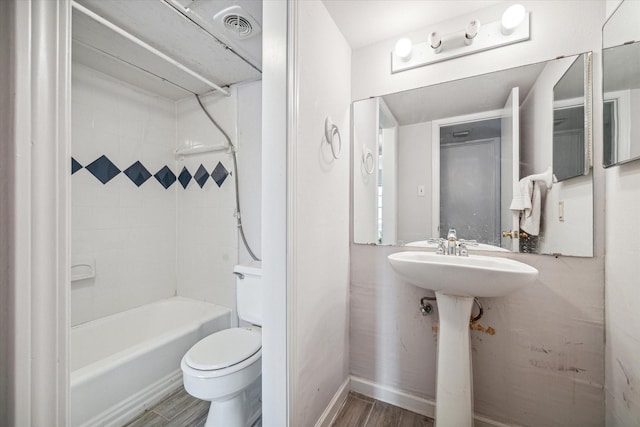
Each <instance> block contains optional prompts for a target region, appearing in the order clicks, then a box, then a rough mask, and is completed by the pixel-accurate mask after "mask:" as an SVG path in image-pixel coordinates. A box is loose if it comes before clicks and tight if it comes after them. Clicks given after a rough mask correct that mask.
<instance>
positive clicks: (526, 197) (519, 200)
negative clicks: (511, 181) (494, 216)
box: [509, 176, 533, 211]
mask: <svg viewBox="0 0 640 427" xmlns="http://www.w3.org/2000/svg"><path fill="white" fill-rule="evenodd" d="M519 184H520V185H518V187H517V188H515V189H514V192H513V193H514V194H513V200H512V201H511V206H509V209H510V210H512V211H523V210H525V209H531V192H532V190H533V185H532V182H531V178H529V177H528V176H527V177H525V178H522V179H521V180H520V183H519Z"/></svg>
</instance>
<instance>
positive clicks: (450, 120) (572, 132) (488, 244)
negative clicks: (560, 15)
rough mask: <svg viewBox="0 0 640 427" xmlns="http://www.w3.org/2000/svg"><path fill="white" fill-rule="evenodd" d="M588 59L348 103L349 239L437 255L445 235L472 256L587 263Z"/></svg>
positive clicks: (564, 60)
mask: <svg viewBox="0 0 640 427" xmlns="http://www.w3.org/2000/svg"><path fill="white" fill-rule="evenodd" d="M590 61H591V53H585V54H582V55H576V56H572V57H567V58H560V59H555V60H551V61H547V62H541V63H535V64H530V65H527V66H523V67H517V68H513V69H508V70H502V71H499V72H495V73H489V74H484V75H479V76H474V77H470V78H467V79H462V80H457V81H452V82H446V83H441V84H438V85H433V86H426V87H422V88H417V89H412V90H407V91H403V92H398V93H392V94H388V95H384V96H381V97H372V98H367V99H363V100H360V101H355V102H354V103H353V105H352V117H353V120H352V126H353V129H352V136H353V138H352V142H353V146H352V149H353V156H352V159H353V191H352V197H353V221H354V222H353V232H354V242H355V243H360V244H377V245H399V246H402V245H406V246H422V247H429V246H432V247H433V246H434V245H433V244H431V243H428V242H427V240H428V239H429V238H432V237H444V236H446V233H447V230H448V229H449V228H450V227H452V228H455V229H456V231H457V236H458V238H462V239H468V240H477V241H478V243H479V246H477V247H472V248H471V249H479V250H493V251H516V252H530V253H543V254H562V255H573V256H593V184H592V174H590V166H589V165H590V162H591V157H590V151H589V150H590V147H591V138H590V137H591V131H590V129H591V127H590V126H591V106H590V104H589V102H588V101H590V97H589V96H585V95H588V93H589V92H588V89H585V88H588V87H590V85H591V81H590V79H591V74H590V70H591V62H590ZM585 76H586V80H585ZM562 119H565V120H563V121H562V126H557V129H556V127H555V126H554V122H559V121H560V120H562ZM576 123H580V124H581V127H580V126H578V125H577V124H576ZM578 128H579V129H578ZM555 134H557V136H556V137H555V138H554V135H555ZM554 171H555V172H556V173H558V174H559V175H560V179H558V180H554V179H553V178H554V177H553V173H554ZM521 178H522V179H521ZM556 181H557V182H556ZM548 187H549V188H548ZM532 199H535V201H534V203H533V204H532V203H531V201H532ZM527 200H529V202H528V203H529V204H532V209H529V208H527V206H525V205H526V204H527Z"/></svg>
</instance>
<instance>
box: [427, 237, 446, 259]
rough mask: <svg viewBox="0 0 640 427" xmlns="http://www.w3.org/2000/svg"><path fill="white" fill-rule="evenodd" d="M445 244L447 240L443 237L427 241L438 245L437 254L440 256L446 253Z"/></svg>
mask: <svg viewBox="0 0 640 427" xmlns="http://www.w3.org/2000/svg"><path fill="white" fill-rule="evenodd" d="M445 242H446V240H445V239H443V238H442V237H433V238H431V239H427V243H430V244H436V245H438V249H436V253H437V254H438V255H444V253H445V247H444V245H445Z"/></svg>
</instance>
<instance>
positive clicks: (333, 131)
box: [324, 117, 342, 159]
mask: <svg viewBox="0 0 640 427" xmlns="http://www.w3.org/2000/svg"><path fill="white" fill-rule="evenodd" d="M336 135H337V136H338V138H337V139H338V148H337V150H336V144H335V143H334V141H335V139H336V138H335V136H336ZM324 136H325V138H326V139H327V142H328V143H329V145H330V146H331V154H332V155H333V158H334V159H338V158H340V152H341V151H342V138H341V137H340V130H339V129H338V126H336V125H335V124H334V123H333V122H332V121H331V119H330V118H329V117H327V118H326V120H325V121H324ZM336 151H337V152H336Z"/></svg>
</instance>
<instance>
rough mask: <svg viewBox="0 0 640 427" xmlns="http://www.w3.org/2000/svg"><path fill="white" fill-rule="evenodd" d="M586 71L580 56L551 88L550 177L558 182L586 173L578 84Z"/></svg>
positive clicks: (582, 99) (581, 93)
mask: <svg viewBox="0 0 640 427" xmlns="http://www.w3.org/2000/svg"><path fill="white" fill-rule="evenodd" d="M586 58H589V57H586ZM586 58H584V59H586ZM589 69H590V68H589V67H588V66H587V67H585V61H584V60H583V58H582V57H580V58H577V59H576V60H575V61H574V62H573V64H572V65H571V67H569V70H567V72H566V73H565V74H564V76H562V78H561V79H560V81H558V83H557V84H556V85H555V87H554V88H553V174H554V175H555V177H556V179H557V180H558V181H565V180H567V179H570V178H575V177H577V176H580V175H587V174H588V173H589V169H590V164H589V147H588V145H587V144H585V120H584V103H585V96H584V92H585V88H584V84H583V83H582V82H583V78H582V76H583V75H584V72H585V70H589Z"/></svg>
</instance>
